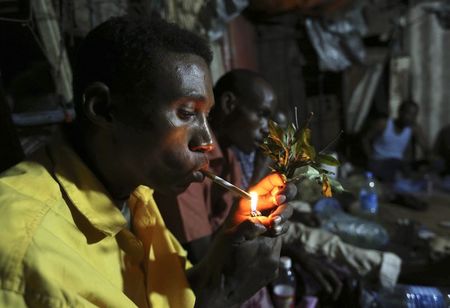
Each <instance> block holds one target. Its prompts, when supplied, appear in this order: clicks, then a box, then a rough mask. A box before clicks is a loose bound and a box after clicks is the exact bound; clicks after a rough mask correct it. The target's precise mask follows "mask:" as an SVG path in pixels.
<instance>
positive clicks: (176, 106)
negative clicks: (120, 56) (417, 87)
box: [112, 54, 214, 193]
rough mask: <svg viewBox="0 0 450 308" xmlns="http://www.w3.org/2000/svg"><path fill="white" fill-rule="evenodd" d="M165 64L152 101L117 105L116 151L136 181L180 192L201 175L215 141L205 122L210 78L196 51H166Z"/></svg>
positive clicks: (210, 98) (209, 104) (210, 96)
mask: <svg viewBox="0 0 450 308" xmlns="http://www.w3.org/2000/svg"><path fill="white" fill-rule="evenodd" d="M161 67H163V68H162V69H161V70H160V71H159V72H158V73H157V75H156V78H158V80H157V83H158V90H157V95H154V93H152V94H153V95H152V98H153V99H152V101H151V102H149V101H146V100H145V97H144V98H142V101H139V102H137V105H138V107H137V108H136V107H133V106H135V105H133V104H132V103H130V104H127V103H126V102H125V103H124V102H121V103H122V104H119V105H118V106H117V109H116V110H117V112H116V114H115V117H116V118H117V120H118V121H116V122H115V123H117V125H116V130H115V149H116V152H115V153H113V154H112V155H114V156H115V157H117V158H118V161H117V163H118V164H120V168H125V169H124V170H126V171H125V173H126V174H128V176H129V177H130V178H129V181H130V182H131V183H133V184H134V185H136V186H137V185H139V184H144V185H148V186H150V187H152V188H154V189H155V190H157V191H159V192H161V193H179V192H182V191H183V190H185V189H186V188H187V186H189V184H190V183H191V182H192V181H201V180H202V179H203V175H202V174H201V172H199V169H200V168H201V167H204V166H205V165H206V164H207V159H206V155H205V152H206V151H208V150H210V149H208V146H210V145H211V144H212V140H211V134H210V130H209V127H208V124H207V116H208V113H209V111H210V109H211V107H212V106H213V104H214V96H213V93H212V81H211V76H210V73H209V69H208V66H207V64H206V63H205V61H204V60H203V59H202V58H200V57H198V56H194V55H179V54H168V55H167V57H166V60H164V63H163V64H162V65H161ZM140 96H141V97H142V96H145V90H144V95H140ZM121 106H122V107H121ZM120 108H123V109H124V110H120ZM118 167H119V166H118Z"/></svg>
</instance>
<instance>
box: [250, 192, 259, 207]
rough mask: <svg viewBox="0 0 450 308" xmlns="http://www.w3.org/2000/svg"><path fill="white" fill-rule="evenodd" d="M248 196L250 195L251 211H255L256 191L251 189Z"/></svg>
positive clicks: (256, 204)
mask: <svg viewBox="0 0 450 308" xmlns="http://www.w3.org/2000/svg"><path fill="white" fill-rule="evenodd" d="M250 196H251V202H250V207H251V211H252V212H255V211H256V210H257V206H258V193H256V192H254V191H251V192H250Z"/></svg>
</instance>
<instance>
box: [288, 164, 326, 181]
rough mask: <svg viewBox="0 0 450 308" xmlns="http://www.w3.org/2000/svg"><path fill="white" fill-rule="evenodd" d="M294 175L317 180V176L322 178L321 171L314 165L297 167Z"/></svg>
mask: <svg viewBox="0 0 450 308" xmlns="http://www.w3.org/2000/svg"><path fill="white" fill-rule="evenodd" d="M294 175H295V176H301V177H303V178H305V179H309V180H315V179H317V178H320V172H319V171H318V170H317V169H316V168H314V167H312V166H303V167H300V168H297V170H296V171H295V173H294Z"/></svg>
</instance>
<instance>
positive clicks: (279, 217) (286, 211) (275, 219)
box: [269, 203, 294, 226]
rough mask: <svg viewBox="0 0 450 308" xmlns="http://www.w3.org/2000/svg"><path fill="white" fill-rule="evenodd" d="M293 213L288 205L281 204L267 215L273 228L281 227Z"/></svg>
mask: <svg viewBox="0 0 450 308" xmlns="http://www.w3.org/2000/svg"><path fill="white" fill-rule="evenodd" d="M293 211H294V210H293V208H292V206H290V205H289V203H286V204H282V205H280V206H278V207H277V208H276V209H275V210H274V211H273V212H272V213H271V214H270V215H269V218H271V219H272V224H273V225H274V226H277V225H282V224H284V223H285V222H286V221H287V220H288V219H289V218H290V217H291V216H292V213H293Z"/></svg>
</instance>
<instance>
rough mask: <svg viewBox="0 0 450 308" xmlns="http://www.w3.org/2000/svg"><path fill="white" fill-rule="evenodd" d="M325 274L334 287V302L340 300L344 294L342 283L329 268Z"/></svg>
mask: <svg viewBox="0 0 450 308" xmlns="http://www.w3.org/2000/svg"><path fill="white" fill-rule="evenodd" d="M325 273H326V275H327V276H328V277H329V280H330V282H331V284H332V285H333V294H332V297H333V300H334V301H335V300H337V299H338V298H339V295H340V294H341V292H342V287H343V285H342V282H341V280H340V279H339V277H338V276H337V275H336V273H335V272H334V271H333V270H331V269H328V268H327V269H326V271H325Z"/></svg>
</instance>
